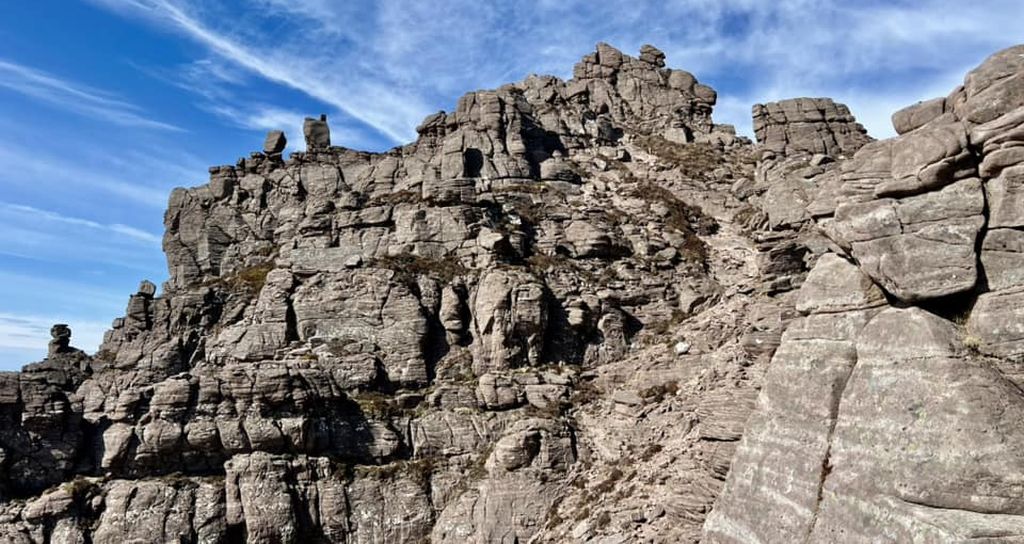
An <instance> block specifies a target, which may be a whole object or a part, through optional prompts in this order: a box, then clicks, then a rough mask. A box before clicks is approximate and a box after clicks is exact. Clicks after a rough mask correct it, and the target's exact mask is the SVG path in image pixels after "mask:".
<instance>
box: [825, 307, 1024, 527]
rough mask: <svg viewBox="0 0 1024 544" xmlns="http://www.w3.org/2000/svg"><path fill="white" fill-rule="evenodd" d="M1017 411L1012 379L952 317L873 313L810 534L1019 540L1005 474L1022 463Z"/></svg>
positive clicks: (1020, 401)
mask: <svg viewBox="0 0 1024 544" xmlns="http://www.w3.org/2000/svg"><path fill="white" fill-rule="evenodd" d="M880 383H885V384H888V385H889V387H886V388H885V389H884V390H883V389H880V388H879V387H878V385H877V384H880ZM1022 411H1024V398H1022V397H1021V395H1020V391H1019V390H1018V389H1017V387H1016V386H1015V385H1014V384H1012V383H1011V382H1009V381H1007V380H1006V379H1005V378H1004V377H1003V376H1002V375H1001V374H1000V372H999V371H997V370H996V369H993V368H992V367H989V366H987V365H983V364H980V361H977V360H974V359H971V358H968V357H965V356H964V355H963V350H962V348H961V347H960V346H958V345H957V333H956V331H955V329H954V327H953V324H952V323H950V322H948V321H945V320H943V319H941V318H939V317H937V316H935V315H933V314H929V313H927V312H925V311H923V310H920V309H916V308H910V309H889V310H886V311H885V312H883V313H881V314H879V315H878V316H877V317H875V318H874V319H873V320H872V321H871V323H869V324H868V325H867V326H866V327H865V328H864V330H863V331H862V333H861V335H860V338H859V339H858V342H857V368H856V370H855V371H854V372H853V373H852V374H851V376H850V379H849V381H848V383H847V384H846V387H845V390H844V391H843V396H842V402H841V404H840V407H839V417H838V420H837V422H836V426H835V429H834V432H833V438H832V442H831V448H830V451H829V455H828V457H827V462H828V466H829V467H830V468H831V470H830V472H829V473H828V475H827V477H825V478H824V480H823V485H822V488H821V495H820V497H821V499H820V505H819V507H818V509H817V515H816V517H815V518H814V525H813V528H812V531H811V532H810V539H811V540H813V541H825V540H832V541H836V540H843V541H859V540H865V541H869V540H880V539H889V540H895V541H905V540H913V539H918V540H921V541H932V542H943V541H946V542H948V541H956V540H961V539H964V540H970V539H972V538H985V535H986V534H988V533H987V531H989V530H997V531H999V532H1000V533H1001V534H1004V535H1006V536H1007V537H1009V538H1013V537H1020V536H1021V535H1022V534H1024V523H1022V520H1021V519H1020V517H1019V516H1020V513H1021V511H1022V509H1021V508H1022V501H1021V498H1020V496H1019V493H1017V491H1016V489H1017V486H1018V484H1016V483H1014V482H1012V481H1010V480H1007V479H1005V475H1006V474H1010V473H1013V472H1015V471H1016V470H1018V469H1016V468H1014V467H1018V466H1021V465H1022V463H1024V456H1022V454H1021V445H1022V444H1021V442H1022V440H1024V437H1022V436H1021V435H1020V434H1019V433H1017V432H1015V430H1014V426H1015V424H1014V423H1013V421H1015V419H1016V418H1017V417H1018V415H1017V414H1018V413H1022ZM897 429H898V432H897V431H896V430H897ZM976 451H985V452H986V453H985V455H984V456H982V457H981V458H979V457H977V456H975V455H974V454H973V453H972V452H976ZM937 452H942V453H941V454H940V455H935V453H937Z"/></svg>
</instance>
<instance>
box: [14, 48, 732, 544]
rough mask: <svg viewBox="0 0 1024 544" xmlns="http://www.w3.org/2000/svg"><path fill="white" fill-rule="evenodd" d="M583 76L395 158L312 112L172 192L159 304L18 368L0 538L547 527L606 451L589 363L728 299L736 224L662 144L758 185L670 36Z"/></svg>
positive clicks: (310, 536)
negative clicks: (594, 412)
mask: <svg viewBox="0 0 1024 544" xmlns="http://www.w3.org/2000/svg"><path fill="white" fill-rule="evenodd" d="M575 74H576V77H575V78H574V79H573V80H570V81H561V80H558V79H556V78H553V77H538V76H531V77H530V78H528V79H526V80H525V81H523V82H521V83H518V84H513V85H507V86H504V87H502V88H500V89H498V90H494V91H479V92H474V93H470V94H468V95H466V96H464V97H463V98H462V99H460V100H459V102H458V105H457V107H456V109H455V111H454V112H452V113H444V112H442V113H438V114H435V115H432V116H430V117H428V118H427V119H426V120H425V121H424V122H423V124H422V125H421V126H420V127H419V128H418V131H419V134H420V137H419V139H418V140H417V141H416V142H415V143H412V144H410V145H407V146H404V147H400V148H396V149H394V150H392V151H389V152H387V153H379V154H374V153H363V152H357V151H352V150H348V149H344V148H340V147H333V146H331V141H330V130H329V127H328V125H327V122H326V119H325V118H324V117H322V116H321V117H320V118H308V119H307V120H306V122H305V124H304V127H303V133H304V136H305V139H306V151H305V152H304V153H295V154H292V155H291V156H290V157H289V158H287V159H285V158H283V157H282V156H281V153H282V151H283V150H284V148H285V146H286V142H285V139H284V136H283V135H282V134H281V133H280V132H277V131H275V132H272V133H270V134H269V135H268V136H267V138H266V141H265V142H264V146H263V152H262V153H253V154H251V155H250V156H249V157H246V158H244V159H242V160H240V161H239V162H238V163H237V164H236V165H232V166H220V167H215V168H212V169H210V180H209V182H208V183H207V184H205V185H202V186H200V187H196V188H192V189H177V190H175V191H174V192H173V193H172V195H171V197H170V202H169V206H168V211H167V214H166V216H165V224H166V234H165V236H164V248H165V251H166V254H167V259H168V266H169V269H170V278H169V279H168V281H167V282H166V283H165V284H164V288H163V291H162V293H160V294H158V293H157V289H156V286H155V285H153V284H152V283H149V282H144V283H143V284H142V285H141V286H140V288H139V290H138V292H137V294H135V295H133V296H131V297H130V299H129V302H128V308H127V311H126V314H125V316H124V317H121V318H118V319H116V320H115V321H114V324H113V327H112V329H111V330H110V331H109V332H108V333H107V335H106V337H105V340H104V343H103V345H102V347H101V350H100V352H99V353H98V354H97V355H96V356H95V357H93V358H85V359H82V357H84V355H83V356H79V355H76V354H73V353H72V352H71V351H70V350H69V348H68V347H67V344H66V341H65V340H66V338H67V335H66V334H64V329H60V330H57V329H55V331H57V332H55V338H57V340H55V342H56V343H55V349H54V351H53V352H52V354H51V356H50V358H49V359H48V360H47V361H46V362H44V363H41V364H40V365H37V366H29V367H26V369H25V370H24V371H23V372H22V373H20V374H9V375H5V376H4V382H3V389H2V391H3V396H2V397H0V398H3V399H5V404H4V406H5V408H4V410H5V412H4V413H5V414H6V419H5V425H4V429H5V431H4V432H5V434H3V435H0V446H2V447H3V451H4V460H5V461H4V463H3V464H2V473H0V482H2V484H3V488H2V489H3V492H4V498H5V499H6V500H7V501H8V502H7V503H6V504H5V505H4V507H3V510H2V512H0V517H2V519H3V523H2V524H0V535H2V537H3V539H9V540H13V541H26V542H48V541H69V542H70V541H82V540H85V541H90V542H122V541H147V542H149V541H162V542H168V541H175V542H179V541H180V542H228V541H237V540H246V541H249V542H308V541H324V542H335V541H356V542H420V541H424V540H427V539H431V540H433V541H437V542H467V541H476V542H498V541H505V542H513V541H520V542H521V541H526V540H528V539H530V538H533V537H536V538H540V533H541V532H542V530H543V529H544V528H545V524H546V523H548V522H549V521H550V519H551V515H552V512H553V508H555V507H556V501H557V499H558V497H560V496H565V495H567V494H568V491H567V489H568V488H567V486H566V482H567V481H568V480H567V479H568V478H570V475H573V474H577V473H581V472H582V471H584V470H585V468H584V465H583V464H581V459H584V458H586V459H590V460H589V461H588V462H587V463H588V464H590V465H592V464H593V463H594V462H595V461H594V460H593V459H594V458H595V455H594V454H592V453H590V450H589V449H588V448H591V447H593V446H592V445H586V444H581V441H580V433H579V430H578V424H577V423H576V422H575V420H574V417H573V415H572V414H571V413H570V409H571V408H572V407H573V406H576V405H582V404H583V402H582V400H585V399H582V400H581V399H580V397H581V395H583V394H584V392H585V391H590V390H591V389H593V388H594V386H590V385H589V381H590V380H593V379H595V376H596V374H595V375H590V374H588V372H593V371H594V369H596V368H598V367H599V366H600V365H602V364H604V363H616V362H618V361H620V360H622V359H623V358H624V357H626V356H627V355H628V354H629V353H631V352H633V351H636V348H634V344H635V342H637V339H638V338H640V337H643V336H644V335H645V334H646V335H647V336H652V334H651V333H650V332H649V331H648V332H645V333H644V334H641V331H644V329H651V328H653V327H655V326H660V327H662V329H663V330H664V328H665V327H667V325H665V324H667V323H669V322H671V321H672V320H673V319H679V317H678V316H680V315H682V313H681V312H683V310H684V309H685V311H686V312H689V311H692V310H694V309H696V307H697V306H699V305H700V304H701V301H702V300H706V299H707V298H708V294H707V292H708V291H710V290H712V287H711V286H713V284H714V280H713V278H711V277H710V276H709V262H710V260H711V259H710V258H709V254H708V253H709V248H708V245H707V243H706V242H705V241H704V240H703V239H702V237H707V236H709V235H710V234H711V233H712V232H713V231H714V230H715V228H716V223H715V220H714V219H713V218H712V217H710V216H709V215H707V214H706V213H704V212H703V211H702V210H701V208H700V207H699V206H697V205H695V203H691V202H689V201H687V200H684V199H683V198H681V196H680V195H681V193H679V192H678V191H676V190H673V189H672V188H670V187H667V186H666V183H676V184H682V183H683V182H685V181H686V178H684V177H683V176H680V175H679V171H680V168H682V166H685V165H682V163H678V161H677V164H674V165H671V166H670V165H669V164H668V163H667V162H665V161H664V160H661V159H658V158H657V157H656V156H655V155H651V154H649V153H646V152H645V151H644V150H645V149H655V148H657V149H659V150H660V152H661V153H663V154H664V153H668V152H679V151H680V150H683V151H688V150H689V149H690V148H689V147H685V146H682V145H680V144H675V143H672V142H671V141H669V139H668V138H670V137H671V138H676V139H682V140H685V141H692V140H701V139H702V141H703V142H704V143H702V144H692V145H691V147H692V148H693V149H695V150H696V151H698V152H699V153H701V154H702V156H706V157H707V160H710V161H713V162H714V163H715V165H716V167H717V168H719V170H720V175H722V176H733V175H735V176H743V175H749V172H748V171H747V167H746V166H744V165H742V164H740V163H739V161H737V160H732V161H728V160H726V157H729V156H732V155H736V154H742V153H744V151H743V149H745V148H746V147H748V146H749V142H746V141H744V140H743V139H738V138H736V137H735V134H734V131H732V130H731V127H716V126H714V125H713V123H712V122H711V108H712V106H713V104H714V102H715V93H714V91H713V90H711V89H710V88H709V87H706V86H704V85H701V84H700V83H698V82H697V81H696V79H695V78H694V77H693V76H692V75H691V74H689V73H687V72H683V71H680V70H673V69H669V68H666V67H665V64H664V55H663V54H661V53H660V52H659V51H657V50H656V49H654V48H652V47H646V48H644V50H643V51H642V54H641V58H639V59H636V58H632V57H629V56H627V55H624V54H622V53H621V52H619V51H617V50H615V49H614V48H611V47H609V46H606V45H603V44H602V45H599V46H598V48H597V51H596V52H595V53H593V54H591V55H588V56H587V57H585V58H584V59H583V60H582V61H581V62H580V64H579V65H578V66H577V67H576V70H575ZM634 155H635V156H636V159H635V160H634ZM737 156H738V155H737ZM657 161H661V162H660V166H658V168H657V169H656V168H655V166H656V164H655V163H656V162H657ZM709 178H710V173H706V172H703V171H700V172H696V173H695V174H694V178H693V180H691V181H692V183H693V184H697V185H699V187H698V189H699V190H698V191H697V192H699V193H708V192H709V191H708V190H707V187H706V186H704V185H703V184H705V183H706V182H707V181H706V180H707V179H709ZM722 364H725V363H722ZM612 386H613V384H608V385H607V386H604V387H612ZM574 398H575V399H576V400H575V401H574V400H573V399H574ZM743 415H744V414H739V415H734V414H731V413H730V415H728V416H723V417H727V418H728V419H729V421H733V422H734V423H732V428H733V429H732V431H730V432H731V433H732V435H731V437H730V440H732V441H735V440H736V439H737V438H738V434H736V433H737V431H736V429H735V427H736V426H737V423H735V421H742V419H743ZM708 444H709V446H708V447H712V446H715V444H714V443H712V442H711V441H708ZM715 447H717V446H715ZM597 458H598V459H603V458H601V456H597ZM611 461H613V460H611V459H609V460H607V462H608V463H609V464H610V463H611ZM602 462H604V461H602ZM601 470H604V467H603V466H602V467H601ZM691 472H692V476H693V477H698V476H699V477H700V478H706V479H708V480H713V479H714V481H718V480H717V479H720V478H721V474H719V473H714V472H713V471H711V470H708V469H703V468H701V467H699V466H695V467H694V469H693V470H692V471H691ZM715 478H717V479H715ZM597 483H598V482H594V484H595V485H596V484H597ZM572 489H575V488H572ZM712 499H713V494H712V495H708V494H707V493H704V494H702V495H701V499H700V500H701V504H702V505H703V506H702V507H703V508H705V509H706V508H707V506H708V505H709V504H710V501H711V500H712ZM663 517H664V516H663ZM660 523H664V524H665V525H667V526H670V525H672V520H671V519H670V517H664V519H662V520H661V521H660ZM699 523H700V519H699V518H694V519H692V520H691V521H690V524H689V529H688V530H689V531H690V533H691V534H696V532H698V531H699ZM553 525H554V524H553Z"/></svg>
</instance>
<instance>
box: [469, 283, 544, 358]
mask: <svg viewBox="0 0 1024 544" xmlns="http://www.w3.org/2000/svg"><path fill="white" fill-rule="evenodd" d="M472 308H473V326H474V330H475V334H476V337H477V341H476V342H474V344H473V346H474V352H473V369H474V372H476V373H477V374H478V375H482V374H483V373H485V372H487V371H491V370H505V369H508V368H514V367H517V366H521V365H524V364H537V363H538V362H539V361H540V350H541V348H542V345H543V342H544V330H545V326H546V322H547V300H546V296H545V290H544V286H543V285H542V284H541V283H540V282H539V281H538V280H537V278H535V277H534V276H532V275H531V274H529V273H527V272H522V271H512V270H500V269H499V270H494V271H491V272H489V273H487V274H486V275H484V276H483V277H482V278H481V279H480V284H479V286H478V287H477V290H476V292H475V293H474V295H473V302H472Z"/></svg>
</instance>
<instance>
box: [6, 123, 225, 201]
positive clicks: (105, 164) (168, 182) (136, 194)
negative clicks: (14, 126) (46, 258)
mask: <svg viewBox="0 0 1024 544" xmlns="http://www.w3.org/2000/svg"><path fill="white" fill-rule="evenodd" d="M74 151H75V152H76V156H74V157H72V156H70V154H68V155H65V156H58V155H56V154H54V153H51V152H48V151H42V150H40V149H34V148H28V147H25V146H23V145H21V144H19V143H17V142H15V141H11V140H10V139H7V138H0V182H3V183H4V184H5V185H6V186H7V187H9V188H10V187H15V186H21V187H24V188H26V189H28V188H32V189H36V188H38V189H39V190H47V191H53V192H54V194H62V195H67V194H76V193H80V194H88V193H90V192H91V191H95V192H98V193H99V194H91V195H90V197H91V200H90V201H95V200H102V198H103V196H101V195H105V196H107V197H111V196H113V197H117V198H119V199H125V200H127V201H129V202H130V203H131V205H137V204H142V205H145V206H146V207H148V208H150V209H154V208H155V209H157V210H163V209H165V208H166V207H167V198H168V195H169V193H170V189H171V188H173V187H176V186H184V185H197V184H199V183H202V182H204V181H205V179H204V178H205V175H206V168H205V167H199V166H198V165H192V163H194V162H196V161H197V160H196V159H189V160H187V162H186V160H185V159H184V158H183V159H182V160H173V159H170V158H161V157H160V156H158V155H155V154H148V153H143V152H141V151H137V150H136V151H131V150H126V151H123V152H120V153H111V152H110V150H109V149H108V150H101V149H96V148H93V147H91V145H89V144H85V143H83V145H82V146H80V147H79V148H77V149H75V150H74Z"/></svg>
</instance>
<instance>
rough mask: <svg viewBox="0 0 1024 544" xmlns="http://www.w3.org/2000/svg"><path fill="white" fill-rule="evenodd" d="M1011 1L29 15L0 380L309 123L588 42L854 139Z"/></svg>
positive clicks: (560, 62) (448, 102)
mask: <svg viewBox="0 0 1024 544" xmlns="http://www.w3.org/2000/svg"><path fill="white" fill-rule="evenodd" d="M1022 20H1024V2H1021V1H1020V0H975V1H973V2H970V5H969V6H965V3H964V2H962V0H920V1H898V0H896V1H882V0H861V1H849V0H836V1H824V0H819V1H811V0H776V1H773V2H768V1H764V0H736V1H728V0H680V1H675V2H645V1H642V0H628V1H627V0H622V1H619V0H605V1H602V2H594V1H591V0H535V1H515V2H512V1H509V2H494V1H486V0H449V1H444V2H441V1H426V0H382V1H378V2H366V1H358V0H254V1H249V2H244V3H243V2H230V1H226V0H84V1H79V0H36V1H33V2H7V3H6V4H5V6H4V17H2V18H0V233H2V235H0V369H16V368H20V366H21V365H22V364H24V363H28V362H31V361H34V360H38V359H40V358H41V357H42V356H43V355H44V353H45V348H46V341H47V339H48V338H49V333H48V331H49V326H50V325H51V324H52V323H55V322H67V323H70V324H71V326H72V329H73V330H74V344H75V345H77V346H79V347H82V348H83V349H86V350H88V351H93V350H95V349H96V347H97V345H98V344H99V341H100V338H101V336H102V333H103V331H104V330H105V329H106V327H107V326H108V325H109V324H110V321H111V319H112V318H114V317H116V316H118V315H121V314H122V313H123V310H124V306H125V304H126V302H127V296H128V295H129V294H130V293H132V292H134V290H135V288H136V287H137V285H138V282H139V281H140V280H141V279H144V278H147V279H150V280H153V281H155V282H157V283H158V284H159V283H160V282H162V281H163V280H164V279H166V275H167V272H166V265H165V261H164V259H163V255H162V253H161V251H160V236H161V235H162V232H163V226H162V216H163V210H164V207H165V204H166V200H167V195H168V193H169V191H170V189H171V188H173V187H176V186H191V185H197V184H200V183H204V182H205V180H206V177H207V175H206V168H207V166H209V165H214V164H229V163H234V162H235V160H236V159H237V158H238V157H240V156H243V155H246V154H248V152H249V151H251V150H256V149H258V148H259V147H260V145H261V143H262V138H263V133H264V132H265V131H266V130H268V129H273V128H280V129H283V130H285V131H286V133H288V135H289V137H290V139H291V140H292V144H295V143H296V140H301V137H300V136H301V131H300V126H301V119H302V117H303V116H305V115H310V114H319V113H327V114H328V115H329V116H330V118H331V126H332V134H333V139H334V142H335V143H336V144H339V145H346V146H349V147H355V148H361V149H370V150H382V149H386V148H389V147H392V146H394V145H398V144H401V143H405V142H407V141H410V140H412V139H413V137H414V136H415V131H414V128H415V127H416V125H417V124H418V123H419V122H420V121H421V120H422V119H423V117H424V116H426V115H427V114H430V113H432V112H435V111H437V110H441V109H451V108H452V107H453V106H454V104H455V102H456V99H457V98H458V97H459V96H460V95H461V94H463V93H464V92H466V91H469V90H473V89H481V88H493V87H496V86H498V85H500V84H502V83H505V82H510V81H517V80H519V79H521V78H523V77H524V76H526V75H527V74H529V73H550V74H555V75H558V76H561V77H569V76H570V75H571V71H572V66H573V64H574V63H575V62H576V61H577V60H578V59H579V58H580V57H581V56H582V55H584V54H586V53H588V52H589V51H591V50H592V49H593V46H594V44H595V43H597V42H598V41H606V42H609V43H611V44H612V45H615V46H616V47H619V48H620V49H622V50H623V51H626V52H627V53H631V54H634V55H635V54H636V52H637V51H638V50H639V47H640V45H642V44H644V43H651V44H654V45H656V46H658V47H659V48H661V49H662V50H664V51H665V53H666V54H667V56H668V59H667V60H668V63H669V65H670V66H673V67H677V68H684V69H686V70H689V71H691V72H693V73H694V74H696V75H697V77H698V79H700V80H701V81H702V82H705V83H709V84H710V85H712V86H713V87H715V88H716V89H717V90H718V91H719V97H720V103H719V106H718V107H717V108H716V110H715V119H716V121H718V122H725V123H734V124H736V125H737V126H738V127H739V129H740V131H741V132H745V133H748V134H749V131H750V127H749V125H750V121H749V114H750V105H751V104H753V103H755V102H758V101H765V100H773V99H780V98H788V97H793V96H832V97H834V98H836V99H837V100H840V101H843V102H846V103H847V104H849V105H850V106H851V108H852V109H853V111H854V113H855V114H856V115H857V116H858V118H859V119H860V120H861V121H862V122H863V123H864V124H865V125H866V126H867V127H868V129H869V131H870V132H871V133H872V135H874V136H876V137H885V136H889V135H891V134H892V129H891V127H890V125H889V120H888V119H889V115H890V113H891V112H892V111H894V110H895V109H898V108H899V107H901V106H903V105H907V104H910V103H913V102H914V101H916V100H920V99H926V98H931V97H933V96H939V95H945V94H946V93H948V92H949V91H950V90H951V89H952V88H953V87H954V86H956V85H958V84H959V83H960V81H961V80H962V77H963V74H964V72H965V71H966V70H968V69H969V68H970V67H972V66H974V65H976V64H977V63H978V62H980V61H981V60H982V59H983V58H984V57H985V56H987V55H988V54H989V53H991V52H994V51H996V50H998V49H1001V48H1003V47H1006V46H1009V45H1013V44H1015V43H1019V42H1022V41H1024V39H1022V38H1024V36H1022V34H1024V31H1022V27H1021V26H1020V21H1022Z"/></svg>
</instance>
